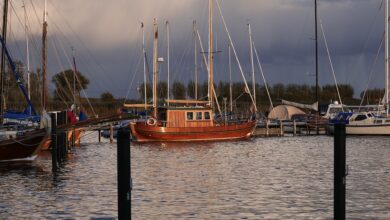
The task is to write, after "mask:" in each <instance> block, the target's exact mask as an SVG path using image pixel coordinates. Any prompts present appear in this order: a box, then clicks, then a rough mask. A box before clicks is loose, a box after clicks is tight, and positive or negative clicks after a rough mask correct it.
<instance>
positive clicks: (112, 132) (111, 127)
mask: <svg viewBox="0 0 390 220" xmlns="http://www.w3.org/2000/svg"><path fill="white" fill-rule="evenodd" d="M112 142H114V127H113V126H112V123H110V143H112Z"/></svg>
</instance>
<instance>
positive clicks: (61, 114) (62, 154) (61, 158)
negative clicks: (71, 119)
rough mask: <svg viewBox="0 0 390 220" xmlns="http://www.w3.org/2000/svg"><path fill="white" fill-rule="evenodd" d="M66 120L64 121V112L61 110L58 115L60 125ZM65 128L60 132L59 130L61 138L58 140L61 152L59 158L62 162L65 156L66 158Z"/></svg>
mask: <svg viewBox="0 0 390 220" xmlns="http://www.w3.org/2000/svg"><path fill="white" fill-rule="evenodd" d="M64 123H65V122H64V112H63V111H62V112H60V113H59V115H58V125H63V124H64ZM64 132H65V131H64V130H63V129H61V130H60V132H59V140H57V141H58V142H59V144H58V146H59V152H60V156H59V159H60V161H61V162H63V161H64V158H65V155H64V148H65V146H64Z"/></svg>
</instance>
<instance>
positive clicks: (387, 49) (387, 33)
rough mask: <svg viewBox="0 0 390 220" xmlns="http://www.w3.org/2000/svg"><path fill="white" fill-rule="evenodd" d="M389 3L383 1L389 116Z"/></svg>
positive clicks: (386, 94)
mask: <svg viewBox="0 0 390 220" xmlns="http://www.w3.org/2000/svg"><path fill="white" fill-rule="evenodd" d="M388 47H389V1H388V0H385V100H386V106H387V109H386V116H389V110H388V109H389V48H388Z"/></svg>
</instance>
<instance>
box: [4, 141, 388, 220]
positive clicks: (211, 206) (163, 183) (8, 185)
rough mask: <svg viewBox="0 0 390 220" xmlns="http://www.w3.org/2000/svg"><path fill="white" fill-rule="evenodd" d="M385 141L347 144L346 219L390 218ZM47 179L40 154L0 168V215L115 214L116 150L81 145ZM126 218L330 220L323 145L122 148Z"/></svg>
mask: <svg viewBox="0 0 390 220" xmlns="http://www.w3.org/2000/svg"><path fill="white" fill-rule="evenodd" d="M389 141H390V138H384V137H374V138H368V137H365V138H360V137H349V138H348V139H347V163H348V165H349V167H350V173H349V176H348V177H347V218H352V219H373V218H374V219H390V214H389V212H388V210H390V175H389V170H390V169H389V167H390V157H389V155H390V149H389V148H388V143H389ZM85 142H87V143H88V144H87V145H84V146H82V147H80V148H75V149H74V154H72V155H70V156H69V158H68V160H67V162H66V163H65V164H64V166H63V167H62V168H61V169H60V171H59V172H58V173H57V175H53V174H52V172H51V161H50V154H48V153H46V154H44V155H41V156H40V157H39V158H38V159H37V160H35V161H33V162H29V163H12V164H6V165H4V164H1V163H0V198H1V199H0V216H2V217H1V218H3V216H4V217H5V218H9V219H23V218H32V219H89V218H115V217H116V216H117V204H116V201H117V197H116V196H117V191H116V190H117V188H116V187H117V185H116V166H117V164H116V144H115V143H113V144H110V143H109V142H108V141H106V140H105V142H103V143H98V142H97V137H96V138H95V139H91V140H89V141H85V140H84V143H85ZM131 158H132V165H131V166H132V177H133V191H132V216H133V219H189V218H195V219H266V218H270V219H316V218H319V219H331V218H332V216H333V139H332V138H330V137H285V138H265V139H252V140H248V141H235V142H215V143H212V142H209V143H206V142H204V143H203V142H202V143H196V142H194V143H164V144H161V143H154V144H132V146H131Z"/></svg>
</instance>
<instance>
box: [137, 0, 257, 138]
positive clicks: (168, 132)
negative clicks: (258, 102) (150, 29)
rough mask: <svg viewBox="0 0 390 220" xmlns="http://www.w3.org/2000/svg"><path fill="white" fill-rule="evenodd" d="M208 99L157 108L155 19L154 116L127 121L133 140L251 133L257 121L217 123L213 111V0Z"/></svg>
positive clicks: (156, 32)
mask: <svg viewBox="0 0 390 220" xmlns="http://www.w3.org/2000/svg"><path fill="white" fill-rule="evenodd" d="M209 5H210V7H209V9H210V13H209V15H210V18H209V57H208V58H209V86H208V91H209V95H208V97H209V100H208V101H199V100H171V99H169V100H166V102H167V103H168V105H167V106H166V107H160V108H158V107H157V70H158V68H157V60H158V56H157V40H158V28H157V22H156V20H155V22H154V46H153V116H152V117H150V118H148V119H147V120H146V121H137V122H132V123H130V128H131V132H132V135H133V137H134V138H135V141H137V142H156V141H164V142H165V141H220V140H236V139H245V138H248V137H250V136H251V135H252V133H253V131H254V129H255V126H256V121H255V120H252V119H250V120H245V121H239V122H226V121H225V122H220V123H218V122H216V121H215V120H214V112H213V92H214V88H213V56H212V48H213V41H212V39H213V36H212V0H210V1H209Z"/></svg>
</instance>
